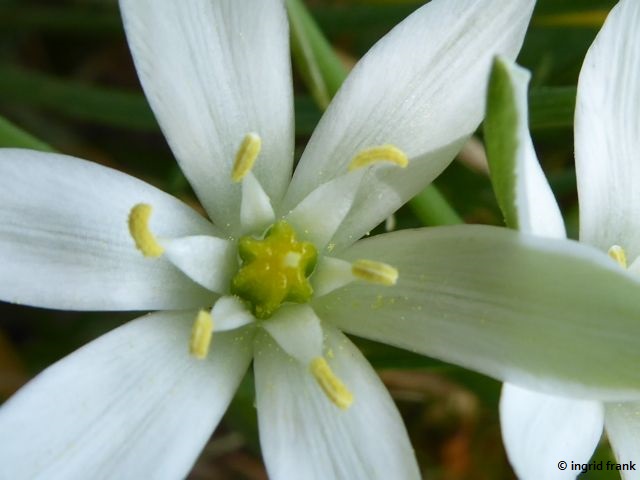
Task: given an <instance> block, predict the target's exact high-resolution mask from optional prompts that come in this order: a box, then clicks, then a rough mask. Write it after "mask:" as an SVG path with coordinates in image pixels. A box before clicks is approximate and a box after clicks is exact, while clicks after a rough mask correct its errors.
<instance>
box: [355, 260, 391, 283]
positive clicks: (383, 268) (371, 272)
mask: <svg viewBox="0 0 640 480" xmlns="http://www.w3.org/2000/svg"><path fill="white" fill-rule="evenodd" d="M351 273H353V276H354V277H356V278H359V279H360V280H364V281H366V282H370V283H378V284H380V285H395V284H396V282H397V281H398V270H397V269H396V268H394V267H392V266H391V265H387V264H386V263H382V262H375V261H373V260H356V261H355V262H353V263H352V264H351Z"/></svg>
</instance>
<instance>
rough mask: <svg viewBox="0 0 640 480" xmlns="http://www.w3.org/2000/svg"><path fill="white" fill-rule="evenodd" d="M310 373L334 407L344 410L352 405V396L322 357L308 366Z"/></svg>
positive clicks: (315, 359)
mask: <svg viewBox="0 0 640 480" xmlns="http://www.w3.org/2000/svg"><path fill="white" fill-rule="evenodd" d="M309 368H310V369H311V373H312V374H313V376H314V377H315V379H316V381H317V382H318V385H320V388H322V391H323V392H324V393H325V395H326V396H327V397H328V398H329V400H331V401H332V402H333V404H334V405H335V406H337V407H338V408H340V409H342V410H346V409H347V408H349V407H350V406H351V404H352V403H353V394H352V393H351V392H350V391H349V390H348V389H347V387H346V386H345V385H344V383H342V380H340V379H339V378H338V377H336V374H335V373H333V370H331V367H330V366H329V364H328V363H327V361H326V360H325V359H324V358H323V357H316V358H314V359H313V360H312V361H311V364H310V365H309Z"/></svg>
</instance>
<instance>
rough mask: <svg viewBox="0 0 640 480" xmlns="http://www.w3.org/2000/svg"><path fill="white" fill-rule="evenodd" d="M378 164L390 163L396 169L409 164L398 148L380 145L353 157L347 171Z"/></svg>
mask: <svg viewBox="0 0 640 480" xmlns="http://www.w3.org/2000/svg"><path fill="white" fill-rule="evenodd" d="M380 162H386V163H391V164H393V165H397V166H398V167H401V168H405V167H406V166H407V165H408V164H409V159H408V158H407V155H406V154H405V153H404V152H403V151H402V150H400V149H399V148H398V147H395V146H393V145H388V144H387V145H380V146H377V147H371V148H367V149H364V150H362V151H361V152H359V153H358V154H357V155H356V156H355V157H353V159H352V160H351V163H350V164H349V171H350V172H351V171H353V170H357V169H359V168H363V167H368V166H371V165H374V164H376V163H380Z"/></svg>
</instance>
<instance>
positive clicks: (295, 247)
mask: <svg viewBox="0 0 640 480" xmlns="http://www.w3.org/2000/svg"><path fill="white" fill-rule="evenodd" d="M238 254H239V255H240V259H241V260H242V266H241V267H240V270H239V271H238V273H237V274H236V275H235V276H234V277H233V279H232V280H231V292H232V293H233V294H235V295H238V296H239V297H241V298H243V299H244V300H246V301H248V302H249V303H250V304H251V309H252V311H253V314H254V315H255V316H256V317H257V318H261V319H265V318H269V317H270V316H271V315H273V313H274V312H275V311H276V310H277V309H278V308H279V307H280V305H281V304H282V303H283V302H295V303H305V302H307V301H309V299H310V298H311V295H312V294H313V288H312V287H311V284H310V283H309V278H308V277H309V275H311V272H312V271H313V269H314V267H315V265H316V259H317V256H318V253H317V250H316V247H315V246H314V245H313V244H311V243H309V242H300V241H298V240H297V239H296V232H295V231H294V229H293V228H292V227H291V226H290V225H289V224H288V223H287V222H285V221H280V222H277V223H275V224H274V225H273V226H272V227H271V228H270V229H269V231H268V232H267V234H266V235H265V237H264V239H258V238H255V237H252V236H246V237H242V238H241V239H240V241H239V242H238Z"/></svg>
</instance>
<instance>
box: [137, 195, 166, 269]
mask: <svg viewBox="0 0 640 480" xmlns="http://www.w3.org/2000/svg"><path fill="white" fill-rule="evenodd" d="M151 211H152V208H151V205H148V204H146V203H139V204H138V205H136V206H135V207H133V208H132V209H131V212H129V233H130V234H131V236H132V237H133V240H134V241H135V242H136V247H137V248H138V250H140V251H141V252H142V254H143V255H144V256H145V257H159V256H160V255H162V254H163V253H164V248H162V245H160V244H159V243H158V240H156V237H155V236H154V235H153V233H151V230H150V229H149V218H150V217H151Z"/></svg>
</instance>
